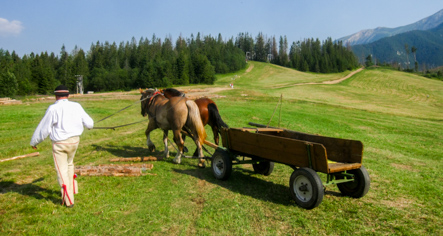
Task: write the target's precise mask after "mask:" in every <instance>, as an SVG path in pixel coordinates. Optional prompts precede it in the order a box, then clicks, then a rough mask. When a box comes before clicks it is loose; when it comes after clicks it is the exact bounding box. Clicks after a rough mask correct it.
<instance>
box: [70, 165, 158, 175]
mask: <svg viewBox="0 0 443 236" xmlns="http://www.w3.org/2000/svg"><path fill="white" fill-rule="evenodd" d="M153 167H154V165H153V164H124V165H114V164H110V165H98V166H76V167H75V171H74V173H76V174H77V175H79V176H141V175H144V174H146V173H144V171H147V170H151V169H152V168H153Z"/></svg>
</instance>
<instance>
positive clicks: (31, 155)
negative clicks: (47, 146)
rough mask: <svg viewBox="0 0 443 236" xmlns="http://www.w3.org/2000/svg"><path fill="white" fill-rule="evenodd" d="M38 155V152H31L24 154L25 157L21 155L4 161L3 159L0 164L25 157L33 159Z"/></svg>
mask: <svg viewBox="0 0 443 236" xmlns="http://www.w3.org/2000/svg"><path fill="white" fill-rule="evenodd" d="M38 155H40V153H39V152H33V153H29V154H26V155H21V156H16V157H11V158H6V159H3V160H0V162H4V161H12V160H17V159H22V158H26V157H35V156H38Z"/></svg>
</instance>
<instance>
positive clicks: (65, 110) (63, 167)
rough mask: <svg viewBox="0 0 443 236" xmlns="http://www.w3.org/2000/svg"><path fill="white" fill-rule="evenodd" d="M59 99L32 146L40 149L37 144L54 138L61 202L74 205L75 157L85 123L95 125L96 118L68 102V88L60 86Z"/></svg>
mask: <svg viewBox="0 0 443 236" xmlns="http://www.w3.org/2000/svg"><path fill="white" fill-rule="evenodd" d="M54 93H55V98H56V101H55V103H54V104H52V105H51V106H49V108H48V109H47V110H46V113H45V116H44V117H43V119H42V120H41V121H40V123H39V124H38V126H37V129H36V130H35V131H34V135H32V138H31V146H32V148H34V149H37V144H39V143H41V142H43V140H44V139H46V138H47V137H48V136H49V137H50V139H51V140H52V156H53V159H54V164H55V170H56V171H57V181H58V183H59V185H60V187H61V193H62V205H63V204H66V206H67V207H69V208H70V207H73V206H74V188H75V186H74V156H75V152H76V151H77V147H78V144H79V142H80V137H79V136H80V135H81V134H82V133H83V126H85V127H86V128H88V129H92V128H93V127H94V121H93V120H92V118H91V117H90V116H89V115H88V114H87V113H86V112H85V110H83V107H82V106H81V105H80V104H78V103H76V102H71V101H68V97H69V90H68V88H67V87H66V86H64V85H59V86H58V87H57V88H56V89H55V91H54Z"/></svg>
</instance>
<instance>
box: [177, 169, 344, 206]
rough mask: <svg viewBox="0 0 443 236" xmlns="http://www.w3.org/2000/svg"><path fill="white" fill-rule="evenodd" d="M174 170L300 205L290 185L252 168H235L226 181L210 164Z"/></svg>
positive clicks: (248, 193)
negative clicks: (269, 177)
mask: <svg viewBox="0 0 443 236" xmlns="http://www.w3.org/2000/svg"><path fill="white" fill-rule="evenodd" d="M207 164H208V163H207ZM172 170H173V171H175V172H177V173H180V174H186V175H189V176H193V177H195V178H198V179H200V180H204V181H207V182H209V183H212V184H216V185H219V186H220V187H223V188H225V189H228V190H229V191H232V192H236V193H239V194H242V195H245V196H250V197H253V198H255V199H259V200H262V201H269V202H272V203H275V204H280V205H284V206H289V205H293V206H296V207H298V205H297V204H296V203H295V201H294V200H293V199H292V198H291V197H290V194H289V186H286V185H282V184H275V183H273V182H272V181H267V180H265V179H261V178H259V177H256V176H261V175H259V174H257V173H255V172H254V171H252V170H247V169H242V168H235V169H233V171H232V175H231V177H230V178H229V179H228V180H226V181H222V180H217V179H216V178H215V177H214V176H213V174H212V170H211V168H210V164H209V168H205V169H187V170H182V169H172ZM289 177H290V176H288V185H289ZM265 178H266V177H265ZM325 195H330V196H335V197H343V196H342V194H341V193H339V192H334V191H330V190H326V191H325Z"/></svg>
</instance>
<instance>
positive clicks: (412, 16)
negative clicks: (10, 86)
mask: <svg viewBox="0 0 443 236" xmlns="http://www.w3.org/2000/svg"><path fill="white" fill-rule="evenodd" d="M441 9H443V1H442V0H417V1H415V0H372V1H371V0H366V1H360V0H352V1H351V0H348V1H345V0H304V1H300V0H292V1H290V0H268V1H262V0H256V1H253V0H223V1H220V0H219V1H216V0H196V1H194V0H187V1H177V0H176V1H173V0H159V1H156V0H155V1H154V0H152V1H147V0H146V1H140V0H138V1H137V0H124V1H123V0H121V1H117V0H75V1H66V0H38V1H37V0H0V48H2V49H4V50H8V51H10V52H12V51H15V52H16V53H17V54H18V55H20V56H23V55H24V54H29V53H31V52H34V53H40V52H44V51H47V52H48V53H51V52H54V53H55V54H56V55H59V53H60V50H61V47H62V46H63V45H65V47H66V50H67V51H68V52H71V51H72V50H73V49H74V47H75V46H76V45H77V46H78V47H79V48H82V49H83V50H85V51H88V50H89V49H90V46H91V44H93V43H94V44H95V43H96V42H97V41H100V42H103V43H104V42H105V41H108V42H110V43H112V42H116V43H117V44H119V43H120V42H126V41H130V40H131V39H132V37H135V39H136V40H137V41H138V40H139V39H140V38H141V37H143V38H144V37H146V38H148V39H151V38H152V36H153V34H155V35H156V36H157V37H158V38H162V39H163V38H165V37H168V36H171V37H172V39H173V41H174V42H175V40H176V39H177V37H178V36H179V35H182V36H183V37H185V38H190V36H191V34H194V36H196V35H197V33H198V32H200V34H202V35H212V36H213V37H217V36H218V34H219V33H220V34H221V35H222V36H223V38H224V39H225V40H227V39H229V38H231V37H234V38H235V37H236V36H237V35H238V33H241V32H248V33H250V35H252V36H253V37H254V38H255V36H257V34H258V33H259V32H262V33H263V34H264V35H267V36H268V37H271V36H276V38H277V40H278V38H279V37H280V36H285V35H286V36H287V38H288V42H289V44H292V42H294V41H297V40H300V39H305V38H315V39H316V38H319V39H320V40H325V39H326V38H327V37H331V38H332V39H338V38H341V37H344V36H347V35H350V34H353V33H356V32H358V31H360V30H363V29H372V28H376V27H380V26H383V27H390V28H393V27H398V26H403V25H407V24H411V23H414V22H416V21H418V20H420V19H423V18H425V17H427V16H430V15H432V14H434V13H436V12H437V11H439V10H441Z"/></svg>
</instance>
